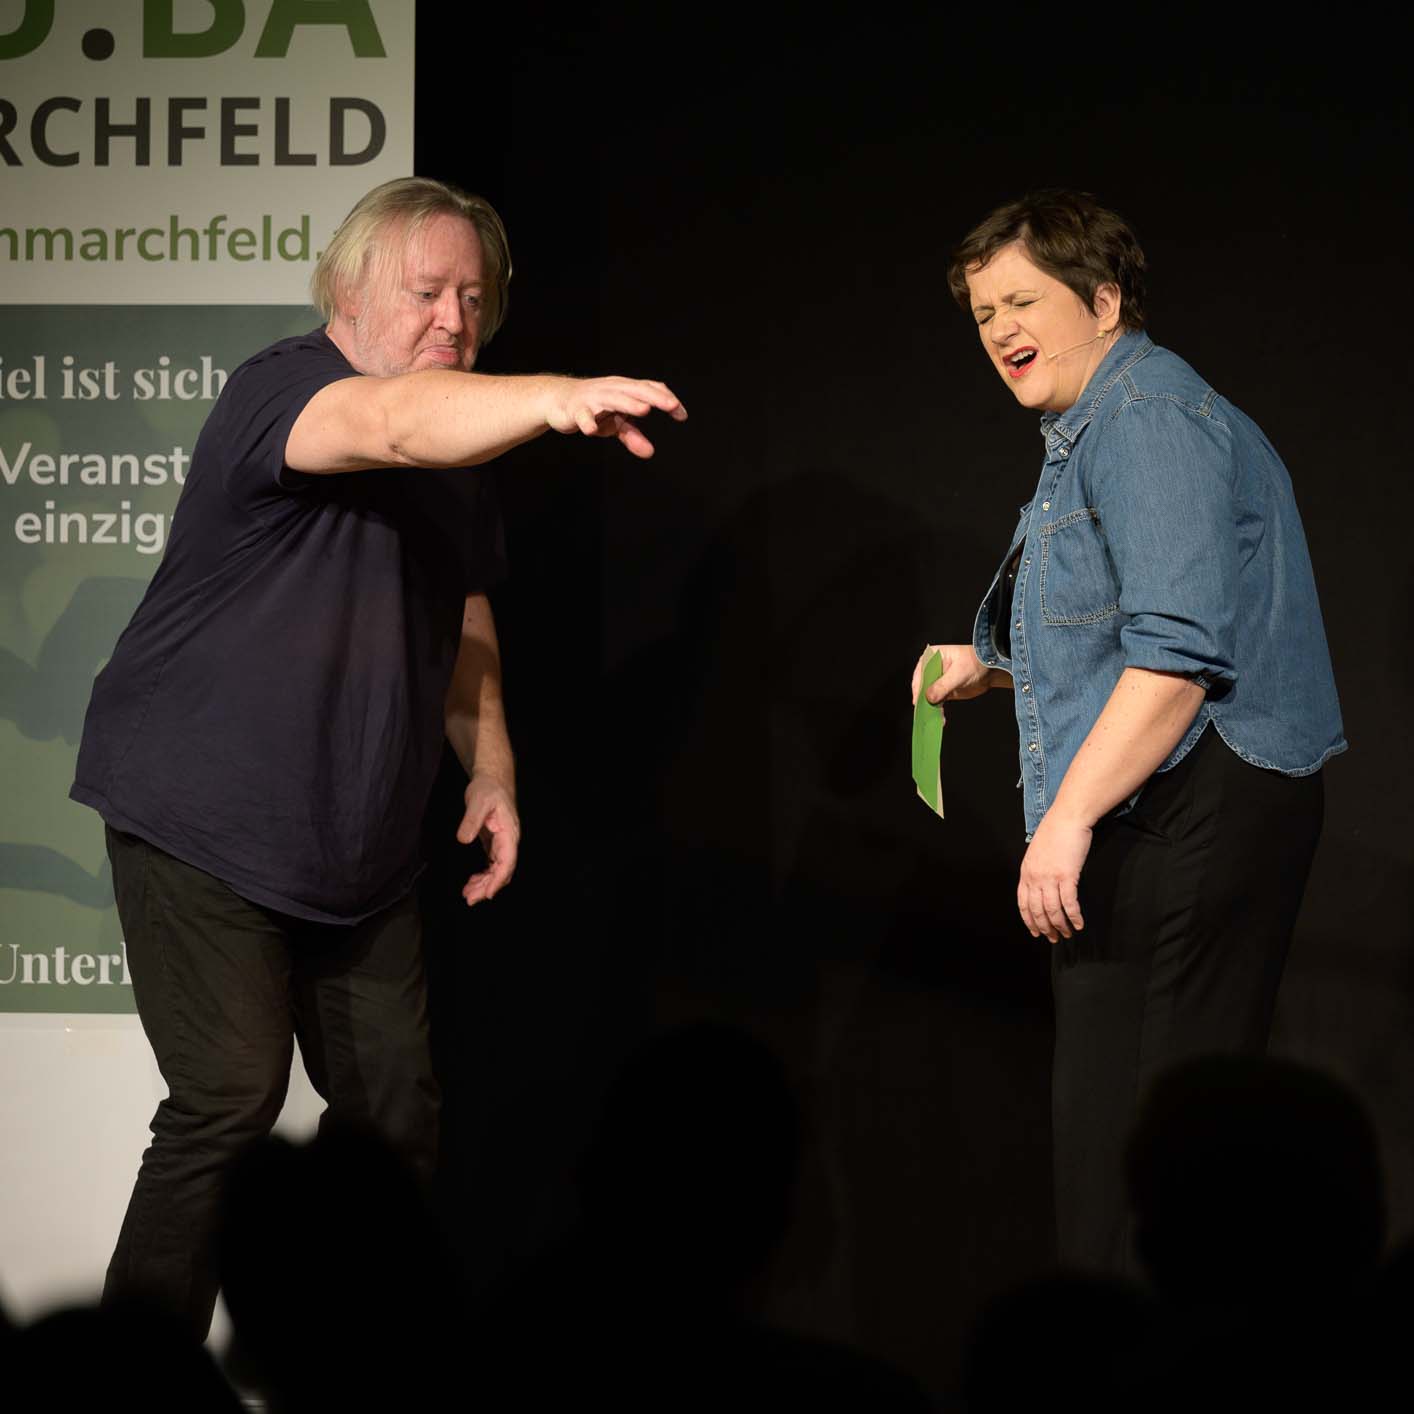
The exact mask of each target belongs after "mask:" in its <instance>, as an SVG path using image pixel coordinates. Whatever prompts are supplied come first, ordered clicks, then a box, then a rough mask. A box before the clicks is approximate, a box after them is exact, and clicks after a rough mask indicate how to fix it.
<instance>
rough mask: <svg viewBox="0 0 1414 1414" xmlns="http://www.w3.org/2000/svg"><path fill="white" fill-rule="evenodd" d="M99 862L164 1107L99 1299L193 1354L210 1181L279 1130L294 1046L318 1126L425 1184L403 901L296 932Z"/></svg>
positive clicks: (137, 845)
mask: <svg viewBox="0 0 1414 1414" xmlns="http://www.w3.org/2000/svg"><path fill="white" fill-rule="evenodd" d="M108 855H109V858H110V859H111V860H112V864H113V885H114V891H115V892H116V894H117V900H118V914H119V917H120V919H121V920H122V925H123V933H124V936H125V938H126V941H127V949H128V972H129V975H130V976H131V978H132V983H133V994H134V998H135V1000H136V1002H137V1009H138V1015H139V1016H140V1017H141V1019H142V1025H143V1029H144V1030H145V1031H146V1032H147V1037H148V1040H149V1041H151V1043H152V1049H153V1051H154V1052H155V1054H156V1057H157V1064H158V1068H159V1069H160V1070H161V1073H162V1078H163V1080H165V1081H166V1083H167V1087H168V1091H169V1094H168V1096H167V1098H166V1099H165V1100H163V1101H162V1103H161V1104H160V1105H158V1107H157V1113H156V1114H155V1115H154V1116H153V1119H152V1143H151V1145H150V1146H149V1147H148V1149H147V1151H146V1152H145V1153H144V1154H143V1156H142V1166H141V1168H140V1170H139V1172H138V1177H137V1183H136V1185H135V1187H134V1189H133V1195H132V1198H131V1200H130V1202H129V1204H128V1211H127V1215H126V1217H125V1218H124V1221H123V1227H122V1231H121V1234H120V1235H119V1238H118V1246H117V1250H116V1251H115V1252H114V1254H113V1260H112V1262H111V1263H110V1265H109V1268H108V1277H107V1281H106V1283H105V1285H104V1289H103V1295H104V1299H105V1300H117V1299H122V1298H126V1297H135V1298H141V1299H145V1300H156V1301H159V1302H161V1303H162V1304H163V1305H165V1306H167V1307H169V1308H171V1309H172V1310H174V1311H176V1312H177V1313H178V1314H180V1315H182V1316H183V1317H184V1318H185V1319H186V1320H187V1321H188V1322H189V1323H190V1325H191V1326H192V1328H193V1329H194V1330H195V1331H197V1333H198V1334H199V1335H201V1336H205V1333H206V1331H207V1329H208V1327H209V1326H210V1323H211V1313H212V1309H213V1307H214V1306H215V1302H216V1292H217V1287H218V1284H219V1277H218V1273H217V1270H216V1252H215V1236H216V1233H215V1225H216V1221H217V1218H218V1212H219V1205H220V1201H221V1187H222V1182H223V1178H224V1174H225V1171H226V1168H227V1165H228V1164H229V1163H230V1161H231V1159H232V1158H234V1157H235V1155H236V1154H238V1153H239V1152H240V1151H241V1150H242V1149H243V1148H245V1147H246V1146H247V1145H249V1144H251V1143H253V1142H254V1141H256V1140H258V1139H261V1138H263V1137H264V1136H265V1135H266V1134H268V1133H269V1131H270V1127H271V1125H273V1124H274V1122H275V1120H276V1118H277V1117H278V1115H279V1113H280V1108H281V1106H282V1105H283V1104H284V1100H285V1091H286V1087H287V1085H288V1082H289V1073H290V1061H291V1059H292V1056H293V1043H294V1040H295V1039H296V1038H297V1039H298V1041H299V1047H300V1055H301V1057H302V1058H303V1060H304V1065H305V1069H306V1071H307V1072H308V1074H309V1078H310V1081H311V1083H312V1084H313V1085H314V1088H315V1089H316V1090H317V1091H318V1092H319V1094H320V1096H321V1097H322V1098H323V1100H324V1101H325V1104H326V1107H327V1108H326V1109H325V1112H324V1116H323V1117H322V1118H321V1123H323V1120H324V1119H326V1118H331V1117H336V1118H338V1119H340V1120H345V1119H346V1120H349V1121H352V1122H354V1123H358V1124H362V1125H367V1126H371V1127H373V1128H375V1129H376V1130H378V1131H379V1132H381V1133H382V1134H383V1135H384V1136H385V1137H387V1138H388V1139H389V1141H390V1142H392V1143H393V1144H394V1145H395V1146H396V1147H397V1148H398V1149H399V1150H400V1151H401V1152H402V1153H403V1154H404V1155H405V1157H406V1158H407V1159H408V1160H409V1161H410V1162H411V1163H412V1164H413V1165H414V1166H415V1167H416V1168H418V1169H419V1170H420V1171H421V1172H422V1173H423V1174H425V1176H426V1177H427V1178H428V1180H429V1181H430V1179H431V1175H432V1168H433V1165H434V1163H435V1159H436V1145H437V1118H438V1109H439V1104H440V1096H439V1093H438V1089H437V1084H436V1081H435V1080H434V1078H433V1075H432V1065H431V1056H430V1052H429V1047H428V1035H427V1001H426V983H425V976H424V972H423V962H422V939H421V925H420V921H419V918H418V912H417V904H416V899H415V897H413V896H409V897H408V898H405V899H403V900H400V901H399V902H398V903H396V904H393V905H392V906H391V907H389V908H387V909H385V910H384V911H383V912H382V913H379V914H376V915H375V916H374V917H372V918H369V919H365V920H364V921H363V922H362V923H359V924H356V925H354V926H352V927H340V926H338V925H335V924H323V923H310V922H307V921H306V920H304V919H299V918H292V917H289V916H287V915H285V914H281V913H277V912H275V911H273V910H271V909H267V908H262V907H260V906H259V905H256V904H253V903H250V902H249V901H247V900H246V899H243V898H241V897H240V896H239V895H237V894H236V893H234V892H233V891H232V890H231V889H230V888H229V887H228V886H227V885H225V884H223V883H222V882H221V881H220V880H219V879H215V878H213V877H212V876H211V875H209V874H206V873H203V872H202V871H201V870H199V869H194V868H192V867H191V866H190V865H188V864H183V863H182V862H181V861H180V860H177V859H174V858H172V856H171V855H169V854H166V853H164V852H163V851H162V850H159V849H157V848H155V847H154V846H152V845H150V844H148V843H146V841H144V840H141V839H138V838H136V837H134V836H132V835H127V834H123V833H120V832H119V831H117V830H114V829H112V828H111V827H109V829H108Z"/></svg>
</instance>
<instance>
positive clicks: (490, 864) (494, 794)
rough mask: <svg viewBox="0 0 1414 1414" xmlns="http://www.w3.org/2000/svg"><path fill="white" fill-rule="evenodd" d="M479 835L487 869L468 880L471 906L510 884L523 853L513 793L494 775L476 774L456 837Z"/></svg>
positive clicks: (464, 841)
mask: <svg viewBox="0 0 1414 1414" xmlns="http://www.w3.org/2000/svg"><path fill="white" fill-rule="evenodd" d="M478 836H480V838H481V844H482V847H483V848H484V849H485V851H486V860H487V865H486V868H485V869H483V870H482V871H481V872H480V873H479V874H473V875H472V876H471V878H469V879H468V880H467V881H466V887H465V888H464V889H463V890H462V897H463V898H464V899H465V900H466V901H467V905H468V906H470V905H471V904H474V903H480V902H481V901H482V900H483V899H489V898H495V896H496V895H497V894H498V893H499V892H500V891H501V890H502V889H503V888H505V886H506V885H507V884H508V883H510V881H511V875H512V874H514V873H515V871H516V857H517V855H518V854H519V853H520V816H519V815H517V814H516V803H515V795H514V793H513V792H512V791H511V790H510V789H509V788H508V787H507V786H506V785H505V784H504V783H503V782H502V781H500V780H498V779H497V778H496V777H494V776H489V775H483V774H480V773H478V774H476V775H474V776H473V777H472V778H471V783H470V784H469V785H468V786H467V788H466V814H465V815H463V816H462V822H461V824H460V825H458V826H457V839H459V840H460V841H461V842H462V844H470V843H471V842H472V841H473V840H474V839H476V838H477V837H478Z"/></svg>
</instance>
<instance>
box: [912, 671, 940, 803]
mask: <svg viewBox="0 0 1414 1414" xmlns="http://www.w3.org/2000/svg"><path fill="white" fill-rule="evenodd" d="M942 675H943V655H942V654H941V653H934V654H933V655H932V656H931V657H930V658H929V659H928V661H927V662H926V663H925V664H924V665H923V677H922V680H921V681H920V683H919V685H918V701H917V702H915V703H914V704H913V784H914V785H916V786H917V787H918V798H919V799H920V800H921V801H922V802H923V803H924V805H926V806H927V807H928V809H929V810H931V811H932V812H933V813H934V814H935V815H937V816H938V817H939V819H941V818H942V814H943V776H942V768H941V766H940V765H939V760H940V757H941V754H942V749H943V722H944V718H943V709H942V707H940V706H938V707H935V706H934V705H933V704H932V703H931V702H929V701H928V696H927V693H928V689H929V687H931V686H932V685H933V684H934V683H935V682H937V680H938V679H939V678H940V677H942Z"/></svg>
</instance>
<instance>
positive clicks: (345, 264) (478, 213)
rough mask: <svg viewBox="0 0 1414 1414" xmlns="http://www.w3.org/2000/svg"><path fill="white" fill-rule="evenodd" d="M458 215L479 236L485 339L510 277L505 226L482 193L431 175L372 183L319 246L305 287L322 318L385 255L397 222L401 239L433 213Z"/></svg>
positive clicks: (502, 312) (499, 314)
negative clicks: (321, 247)
mask: <svg viewBox="0 0 1414 1414" xmlns="http://www.w3.org/2000/svg"><path fill="white" fill-rule="evenodd" d="M443 215H447V216H460V217H461V218H462V219H463V220H465V221H470V222H471V224H472V225H473V226H475V227H476V232H477V235H478V236H480V238H481V261H482V274H483V275H484V277H485V283H484V287H483V289H482V292H481V323H480V342H481V343H483V344H485V343H487V342H489V341H490V338H491V336H492V335H493V334H494V333H495V332H496V330H497V329H499V328H500V327H501V322H502V320H504V319H505V317H506V304H507V300H508V297H509V289H508V287H509V285H510V282H511V252H510V246H509V244H508V242H507V240H506V228H505V226H503V225H502V224H501V218H500V217H499V216H498V215H497V214H496V211H495V208H494V207H492V205H491V203H490V202H489V201H487V200H486V199H485V198H484V197H480V196H473V195H472V194H471V193H470V192H465V191H462V189H461V188H460V187H454V186H453V185H452V184H451V183H450V182H438V181H434V180H433V179H432V178H431V177H398V178H395V179H394V180H393V181H391V182H384V183H383V185H382V186H381V187H374V188H373V190H372V191H371V192H369V193H368V194H367V195H366V196H364V197H363V198H361V199H360V201H359V202H358V204H357V205H356V206H355V207H354V209H353V210H352V211H350V212H349V214H348V215H347V216H345V217H344V220H343V222H342V224H341V225H340V226H339V229H338V230H337V231H335V232H334V236H333V239H331V240H330V242H329V244H328V245H327V246H325V247H324V251H323V253H322V254H321V255H320V257H319V262H318V264H317V265H315V267H314V274H313V276H312V277H311V278H310V282H309V292H310V296H311V298H312V299H313V301H314V306H315V308H316V309H317V310H318V311H319V312H320V314H322V315H323V316H324V318H325V320H329V319H332V318H333V317H334V314H335V311H336V310H337V309H338V307H339V305H340V303H341V302H342V301H343V300H345V299H347V298H348V296H349V294H350V293H351V292H352V291H353V290H355V289H357V288H358V287H359V286H360V285H362V284H363V282H364V281H365V280H366V279H367V278H368V276H369V274H370V272H371V270H372V267H373V265H374V263H375V262H376V261H377V260H379V259H380V257H381V258H384V259H386V258H387V257H388V255H389V251H388V250H387V249H386V246H385V243H384V237H385V235H386V234H387V232H388V230H389V228H390V227H392V226H394V225H397V224H399V223H401V225H402V231H401V235H402V236H403V237H404V238H406V237H408V236H411V235H413V234H415V233H416V231H417V230H418V228H419V227H421V226H422V225H424V224H425V223H426V222H427V221H429V220H431V219H432V217H434V216H443Z"/></svg>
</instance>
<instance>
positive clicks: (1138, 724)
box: [1047, 668, 1204, 826]
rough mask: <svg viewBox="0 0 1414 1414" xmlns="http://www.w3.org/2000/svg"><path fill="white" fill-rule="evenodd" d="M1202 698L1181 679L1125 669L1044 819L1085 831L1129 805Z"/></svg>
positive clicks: (1176, 675)
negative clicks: (1117, 808) (1051, 818)
mask: <svg viewBox="0 0 1414 1414" xmlns="http://www.w3.org/2000/svg"><path fill="white" fill-rule="evenodd" d="M1203 697H1204V691H1203V689H1202V688H1201V687H1199V686H1198V684H1197V683H1195V682H1194V681H1193V680H1192V679H1191V678H1188V677H1185V676H1183V675H1182V674H1179V673H1156V672H1153V671H1151V670H1150V669H1148V668H1126V669H1125V670H1124V672H1123V673H1121V674H1120V679H1119V681H1118V682H1117V683H1116V684H1115V687H1114V691H1113V692H1111V693H1110V696H1109V700H1108V701H1107V702H1106V703H1105V706H1104V708H1103V710H1102V711H1101V712H1100V715H1099V717H1098V718H1096V721H1095V725H1094V726H1093V727H1091V728H1090V733H1089V735H1088V736H1087V737H1086V738H1085V740H1084V741H1083V742H1082V743H1081V745H1080V750H1079V751H1077V752H1076V753H1075V759H1074V760H1073V761H1072V762H1071V763H1070V769H1069V770H1067V771H1066V773H1065V779H1064V780H1063V781H1062V782H1061V785H1060V789H1059V790H1058V791H1057V792H1056V798H1055V800H1054V801H1053V802H1052V803H1051V808H1050V810H1049V811H1048V812H1047V814H1048V815H1053V816H1055V817H1057V819H1060V820H1068V821H1073V822H1074V823H1077V824H1082V825H1086V826H1090V825H1093V824H1094V823H1095V822H1096V821H1097V820H1099V819H1100V818H1101V817H1102V816H1104V815H1107V814H1108V813H1109V812H1110V811H1111V810H1113V809H1114V808H1115V806H1117V805H1119V804H1120V803H1121V802H1122V801H1125V800H1128V799H1129V797H1130V796H1132V795H1133V794H1134V792H1135V791H1137V790H1138V789H1139V787H1140V786H1142V785H1143V784H1144V782H1145V781H1147V780H1148V779H1149V777H1150V776H1152V775H1153V774H1154V772H1155V771H1157V770H1158V769H1159V767H1160V766H1162V765H1163V763H1164V762H1165V761H1166V760H1168V758H1169V756H1170V755H1171V754H1172V752H1173V749H1174V747H1175V746H1177V745H1178V743H1179V742H1180V741H1181V740H1182V738H1183V734H1184V732H1185V731H1187V730H1188V727H1189V725H1190V724H1191V723H1192V721H1193V718H1194V716H1196V715H1197V712H1198V709H1199V707H1201V706H1202V705H1203Z"/></svg>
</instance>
